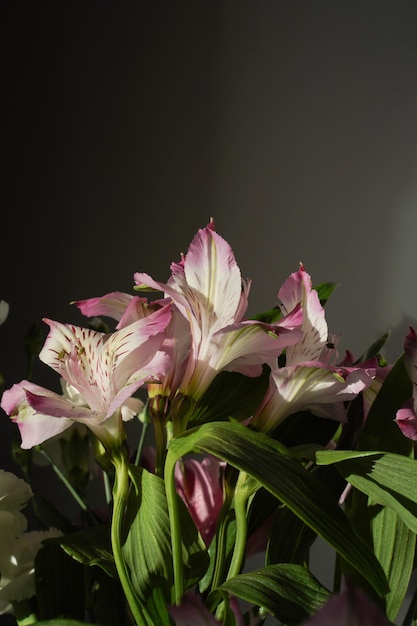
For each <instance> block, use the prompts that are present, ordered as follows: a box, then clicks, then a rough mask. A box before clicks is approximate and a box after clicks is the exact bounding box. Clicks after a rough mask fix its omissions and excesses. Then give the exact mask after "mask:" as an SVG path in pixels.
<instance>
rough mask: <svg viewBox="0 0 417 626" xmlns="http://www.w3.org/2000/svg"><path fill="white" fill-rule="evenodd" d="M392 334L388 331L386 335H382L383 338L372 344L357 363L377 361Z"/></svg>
mask: <svg viewBox="0 0 417 626" xmlns="http://www.w3.org/2000/svg"><path fill="white" fill-rule="evenodd" d="M390 334H391V332H390V331H387V332H386V333H384V334H383V335H381V337H378V339H377V340H376V341H374V343H372V344H371V345H370V346H369V348H368V349H367V350H365V352H363V353H362V354H361V356H360V357H359V359H358V360H357V361H356V362H357V363H363V362H364V361H367V360H368V359H376V358H377V357H378V356H379V354H380V351H381V349H382V348H383V347H384V346H385V344H386V343H387V341H388V339H389V337H390Z"/></svg>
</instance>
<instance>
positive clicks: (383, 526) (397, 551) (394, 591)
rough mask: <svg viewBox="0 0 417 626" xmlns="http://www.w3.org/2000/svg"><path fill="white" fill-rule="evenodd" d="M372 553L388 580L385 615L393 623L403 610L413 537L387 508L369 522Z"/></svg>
mask: <svg viewBox="0 0 417 626" xmlns="http://www.w3.org/2000/svg"><path fill="white" fill-rule="evenodd" d="M371 532H372V537H373V545H374V552H375V554H376V556H377V558H378V560H379V562H380V563H381V565H382V567H383V568H384V571H385V573H386V575H387V578H388V584H389V586H390V592H389V593H388V594H387V596H386V598H385V611H386V614H387V617H388V619H389V620H391V621H394V620H395V619H396V617H397V615H398V613H399V611H400V609H401V607H402V606H403V603H404V599H405V596H406V593H407V590H408V586H409V582H410V578H411V574H412V571H413V563H414V554H415V548H416V534H415V533H414V532H412V531H411V530H410V529H409V528H408V527H407V526H406V525H405V524H404V522H403V521H401V519H400V518H399V516H398V515H397V514H396V513H395V511H393V510H392V509H389V508H388V507H381V508H380V510H379V512H377V513H376V515H374V516H373V518H372V520H371Z"/></svg>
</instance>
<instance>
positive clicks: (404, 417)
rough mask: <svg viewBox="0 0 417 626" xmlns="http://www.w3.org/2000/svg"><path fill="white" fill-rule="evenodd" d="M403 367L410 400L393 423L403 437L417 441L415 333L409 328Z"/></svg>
mask: <svg viewBox="0 0 417 626" xmlns="http://www.w3.org/2000/svg"><path fill="white" fill-rule="evenodd" d="M404 365H405V368H406V370H407V373H408V375H409V377H410V380H411V382H412V384H413V391H412V396H411V398H408V399H407V400H406V401H405V402H404V404H403V405H402V407H401V408H400V409H399V410H398V411H397V414H396V416H395V421H396V422H397V424H398V426H399V427H400V429H401V432H402V433H403V435H404V436H405V437H408V438H409V439H412V440H413V441H417V391H416V387H417V333H416V331H415V330H414V328H412V327H411V326H410V329H409V333H408V335H407V336H406V338H405V340H404Z"/></svg>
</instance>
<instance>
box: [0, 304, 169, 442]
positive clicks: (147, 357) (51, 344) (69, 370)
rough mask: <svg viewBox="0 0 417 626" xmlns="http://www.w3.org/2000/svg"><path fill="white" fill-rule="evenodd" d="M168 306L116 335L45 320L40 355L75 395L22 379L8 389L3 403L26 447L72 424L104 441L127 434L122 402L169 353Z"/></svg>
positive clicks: (163, 365)
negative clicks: (164, 345) (166, 349)
mask: <svg viewBox="0 0 417 626" xmlns="http://www.w3.org/2000/svg"><path fill="white" fill-rule="evenodd" d="M170 318H171V313H170V307H169V306H166V307H164V308H161V309H159V310H158V311H156V312H155V313H153V314H151V315H149V316H148V317H146V318H144V319H141V320H138V321H137V322H134V323H133V324H130V325H129V326H127V327H126V328H123V329H120V330H118V331H116V332H114V333H112V334H109V335H105V334H103V333H100V332H97V331H94V330H91V329H85V328H80V327H77V326H73V325H69V324H61V323H59V322H54V321H51V320H46V321H47V323H49V325H50V332H49V334H48V337H47V339H46V341H45V345H44V347H43V348H42V350H41V352H40V355H39V357H40V359H41V360H42V361H43V362H44V363H46V364H47V365H49V366H50V367H51V368H52V369H54V370H55V371H56V372H57V373H58V374H60V376H61V377H62V379H63V380H64V381H65V382H66V383H67V384H68V385H69V388H70V389H72V390H73V391H74V394H73V395H76V396H78V397H77V399H75V398H74V397H71V396H69V395H68V397H66V396H61V395H59V394H57V393H55V392H53V391H49V390H47V389H44V388H43V387H40V386H38V385H35V384H33V383H31V382H29V381H26V380H23V381H21V382H20V383H18V384H16V385H13V387H12V388H11V389H9V390H7V391H5V392H4V394H3V397H2V401H1V406H2V408H3V409H4V411H5V412H6V413H7V414H8V415H9V416H10V417H11V418H12V419H13V420H14V421H15V422H16V423H17V424H18V426H19V429H20V434H21V437H22V444H21V445H22V448H31V447H33V446H36V445H38V444H40V443H43V442H44V441H46V440H47V439H49V438H50V437H53V436H54V435H57V434H59V433H61V432H63V431H64V430H65V429H66V428H69V427H70V426H71V424H72V422H73V421H78V422H81V423H84V424H86V425H87V426H88V427H89V428H90V429H91V430H92V431H93V432H94V433H95V434H96V435H97V437H98V438H99V439H101V441H102V442H103V443H104V444H105V445H106V444H108V445H115V444H117V443H120V441H121V439H123V432H122V429H121V411H122V407H123V406H124V405H126V404H128V403H129V400H130V398H131V396H132V395H133V394H134V393H135V391H136V390H137V389H138V388H139V387H140V386H141V385H143V384H144V383H145V382H148V381H150V380H159V379H160V377H161V376H162V375H164V374H165V373H166V371H167V369H168V368H169V358H168V357H167V355H166V354H165V353H164V352H160V351H159V348H160V346H161V343H162V341H163V338H164V334H163V333H164V330H165V328H166V326H167V324H168V323H169V321H170Z"/></svg>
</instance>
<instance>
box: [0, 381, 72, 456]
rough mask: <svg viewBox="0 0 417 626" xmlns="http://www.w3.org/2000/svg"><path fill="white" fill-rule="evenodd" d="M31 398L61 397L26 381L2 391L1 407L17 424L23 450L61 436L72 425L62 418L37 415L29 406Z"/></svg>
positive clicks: (68, 420)
mask: <svg viewBox="0 0 417 626" xmlns="http://www.w3.org/2000/svg"><path fill="white" fill-rule="evenodd" d="M33 397H39V398H45V399H48V400H49V401H51V402H52V403H53V402H54V401H58V400H60V399H61V396H59V395H58V394H55V393H54V392H52V391H49V390H48V389H44V388H43V387H40V386H39V385H35V384H33V383H31V382H29V381H27V380H23V381H22V382H20V383H17V384H15V385H13V387H11V388H10V389H7V390H6V391H4V393H3V396H2V400H1V407H2V409H3V410H4V411H5V412H6V413H7V415H9V416H10V418H11V419H12V420H13V421H14V422H16V423H17V425H18V427H19V431H20V436H21V438H22V443H21V447H22V448H24V449H29V448H32V447H33V446H37V445H39V444H41V443H43V442H44V441H46V440H47V439H50V438H51V437H54V436H55V435H59V434H61V433H62V432H63V431H64V430H66V429H67V428H69V427H70V426H71V425H72V420H70V419H67V418H66V417H62V418H61V419H56V417H51V416H50V415H48V414H43V413H42V412H40V413H38V412H37V411H36V409H34V408H33V407H32V406H31V405H30V404H29V402H30V400H31V399H32V398H33Z"/></svg>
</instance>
